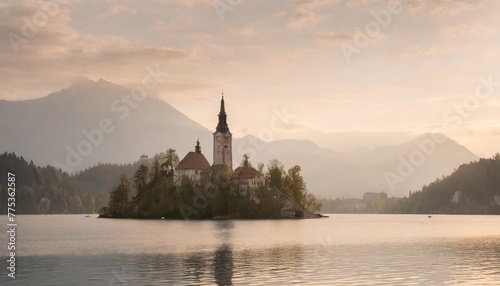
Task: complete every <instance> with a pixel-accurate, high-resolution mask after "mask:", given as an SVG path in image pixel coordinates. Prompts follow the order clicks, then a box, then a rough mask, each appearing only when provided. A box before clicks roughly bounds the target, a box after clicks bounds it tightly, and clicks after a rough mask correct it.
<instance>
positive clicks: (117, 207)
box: [109, 174, 132, 217]
mask: <svg viewBox="0 0 500 286" xmlns="http://www.w3.org/2000/svg"><path fill="white" fill-rule="evenodd" d="M131 192H132V187H131V185H130V181H129V180H128V178H127V176H126V175H125V174H122V175H121V176H120V184H119V185H118V187H116V188H115V189H113V190H112V191H111V193H110V198H109V213H110V215H111V216H112V217H126V216H128V215H129V210H130V206H131V204H130V193H131Z"/></svg>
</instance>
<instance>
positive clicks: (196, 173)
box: [175, 140, 210, 184]
mask: <svg viewBox="0 0 500 286" xmlns="http://www.w3.org/2000/svg"><path fill="white" fill-rule="evenodd" d="M194 150H195V151H194V152H192V151H191V152H189V153H187V155H186V156H185V157H184V158H183V159H182V160H181V161H180V162H179V164H178V165H177V167H176V168H175V171H176V172H175V175H176V181H177V182H178V184H180V183H181V179H182V177H184V176H186V177H188V178H189V179H191V180H192V181H193V182H198V181H199V180H200V179H201V176H202V172H203V171H205V170H207V169H208V168H210V163H208V161H207V159H206V158H205V156H204V155H203V154H202V153H201V146H200V141H199V140H198V141H196V146H195V149H194Z"/></svg>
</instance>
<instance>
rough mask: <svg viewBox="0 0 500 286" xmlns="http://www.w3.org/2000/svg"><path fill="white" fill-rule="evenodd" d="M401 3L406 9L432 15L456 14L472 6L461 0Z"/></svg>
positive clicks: (414, 0) (409, 1) (408, 0)
mask: <svg viewBox="0 0 500 286" xmlns="http://www.w3.org/2000/svg"><path fill="white" fill-rule="evenodd" d="M402 4H403V6H404V8H405V10H407V11H410V12H419V13H431V14H434V15H456V14H459V13H462V12H464V11H466V10H469V9H471V8H473V7H474V5H473V4H471V3H467V2H466V1H461V0H407V1H403V2H402ZM476 4H477V3H476Z"/></svg>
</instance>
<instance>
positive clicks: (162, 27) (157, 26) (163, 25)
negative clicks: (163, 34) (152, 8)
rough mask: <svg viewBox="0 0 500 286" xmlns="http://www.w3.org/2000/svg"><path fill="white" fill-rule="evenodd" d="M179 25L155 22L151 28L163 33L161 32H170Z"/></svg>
mask: <svg viewBox="0 0 500 286" xmlns="http://www.w3.org/2000/svg"><path fill="white" fill-rule="evenodd" d="M176 26H177V25H176V24H175V23H173V22H168V23H167V22H163V21H155V22H154V24H153V25H152V26H151V29H153V30H155V31H161V30H170V29H172V28H174V27H176Z"/></svg>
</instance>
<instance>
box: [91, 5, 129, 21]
mask: <svg viewBox="0 0 500 286" xmlns="http://www.w3.org/2000/svg"><path fill="white" fill-rule="evenodd" d="M120 14H129V15H135V14H137V10H135V9H133V8H130V7H128V6H125V5H113V6H112V7H111V9H110V10H109V11H108V12H106V13H102V14H100V15H99V19H101V20H102V19H107V18H110V17H113V16H116V15H120Z"/></svg>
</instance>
